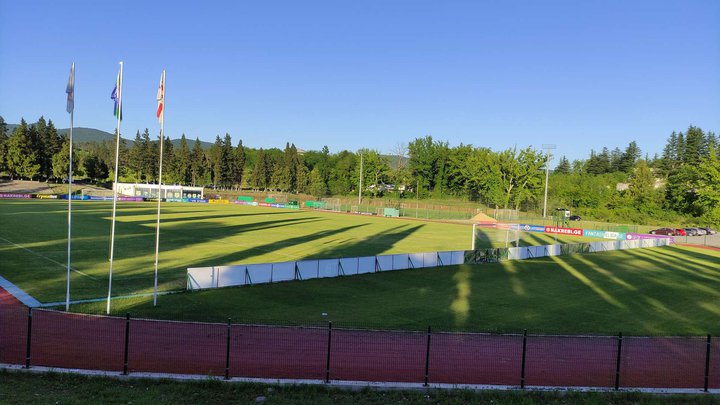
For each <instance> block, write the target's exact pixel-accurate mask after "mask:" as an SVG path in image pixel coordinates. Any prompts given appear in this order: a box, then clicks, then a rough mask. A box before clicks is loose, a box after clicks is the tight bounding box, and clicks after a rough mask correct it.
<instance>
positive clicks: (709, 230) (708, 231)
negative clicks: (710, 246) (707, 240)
mask: <svg viewBox="0 0 720 405" xmlns="http://www.w3.org/2000/svg"><path fill="white" fill-rule="evenodd" d="M700 229H704V230H705V232H707V234H708V235H715V234H716V233H717V231H716V230H714V229H713V228H708V227H703V228H700Z"/></svg>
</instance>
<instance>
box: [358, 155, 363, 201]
mask: <svg viewBox="0 0 720 405" xmlns="http://www.w3.org/2000/svg"><path fill="white" fill-rule="evenodd" d="M362 178H363V154H362V152H360V184H359V185H358V208H359V207H360V203H361V201H362Z"/></svg>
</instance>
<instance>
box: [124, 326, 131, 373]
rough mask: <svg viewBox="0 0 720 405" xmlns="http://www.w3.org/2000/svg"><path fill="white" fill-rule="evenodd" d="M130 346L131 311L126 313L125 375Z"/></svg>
mask: <svg viewBox="0 0 720 405" xmlns="http://www.w3.org/2000/svg"><path fill="white" fill-rule="evenodd" d="M129 346H130V312H127V313H125V354H124V356H123V375H127V373H128V349H129Z"/></svg>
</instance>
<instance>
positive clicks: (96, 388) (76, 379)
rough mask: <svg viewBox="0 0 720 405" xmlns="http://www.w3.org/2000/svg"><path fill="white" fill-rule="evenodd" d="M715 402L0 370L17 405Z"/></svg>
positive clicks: (3, 386) (4, 395) (708, 400)
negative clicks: (271, 383) (290, 384)
mask: <svg viewBox="0 0 720 405" xmlns="http://www.w3.org/2000/svg"><path fill="white" fill-rule="evenodd" d="M260 396H262V397H265V402H263V403H265V404H329V405H337V404H398V403H428V404H489V403H498V404H529V403H543V404H576V403H587V404H655V403H672V404H717V403H719V402H720V401H718V399H717V397H715V396H712V395H662V396H661V395H651V394H640V393H635V392H631V393H602V392H589V393H578V392H575V393H573V392H527V391H526V392H521V391H514V392H512V391H511V392H499V391H478V392H475V391H461V390H447V391H437V390H422V391H419V390H418V391H408V390H388V391H376V390H369V389H364V390H360V391H350V390H342V389H337V388H330V387H325V386H278V385H263V384H248V383H236V382H233V383H224V382H221V381H217V380H207V381H186V382H178V381H169V380H149V379H135V378H133V379H119V378H108V377H105V378H103V377H84V376H78V375H72V374H59V373H47V374H32V373H25V372H8V371H1V370H0V402H2V403H13V404H15V403H17V404H29V403H33V404H86V403H104V404H120V403H122V404H130V403H132V404H157V403H172V404H198V403H208V404H210V403H212V404H218V403H243V404H249V403H255V402H256V399H257V398H258V397H260Z"/></svg>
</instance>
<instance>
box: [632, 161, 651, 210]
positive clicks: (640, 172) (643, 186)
mask: <svg viewBox="0 0 720 405" xmlns="http://www.w3.org/2000/svg"><path fill="white" fill-rule="evenodd" d="M654 190H655V177H654V176H653V174H652V172H651V171H650V167H649V166H648V164H647V162H646V161H644V160H640V161H638V163H637V165H636V166H635V170H634V171H633V174H632V176H631V177H630V186H629V188H628V191H629V193H630V196H631V197H632V198H633V200H634V201H635V204H636V205H637V206H638V207H643V206H646V205H647V204H648V202H650V201H651V200H652V194H653V192H654Z"/></svg>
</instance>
